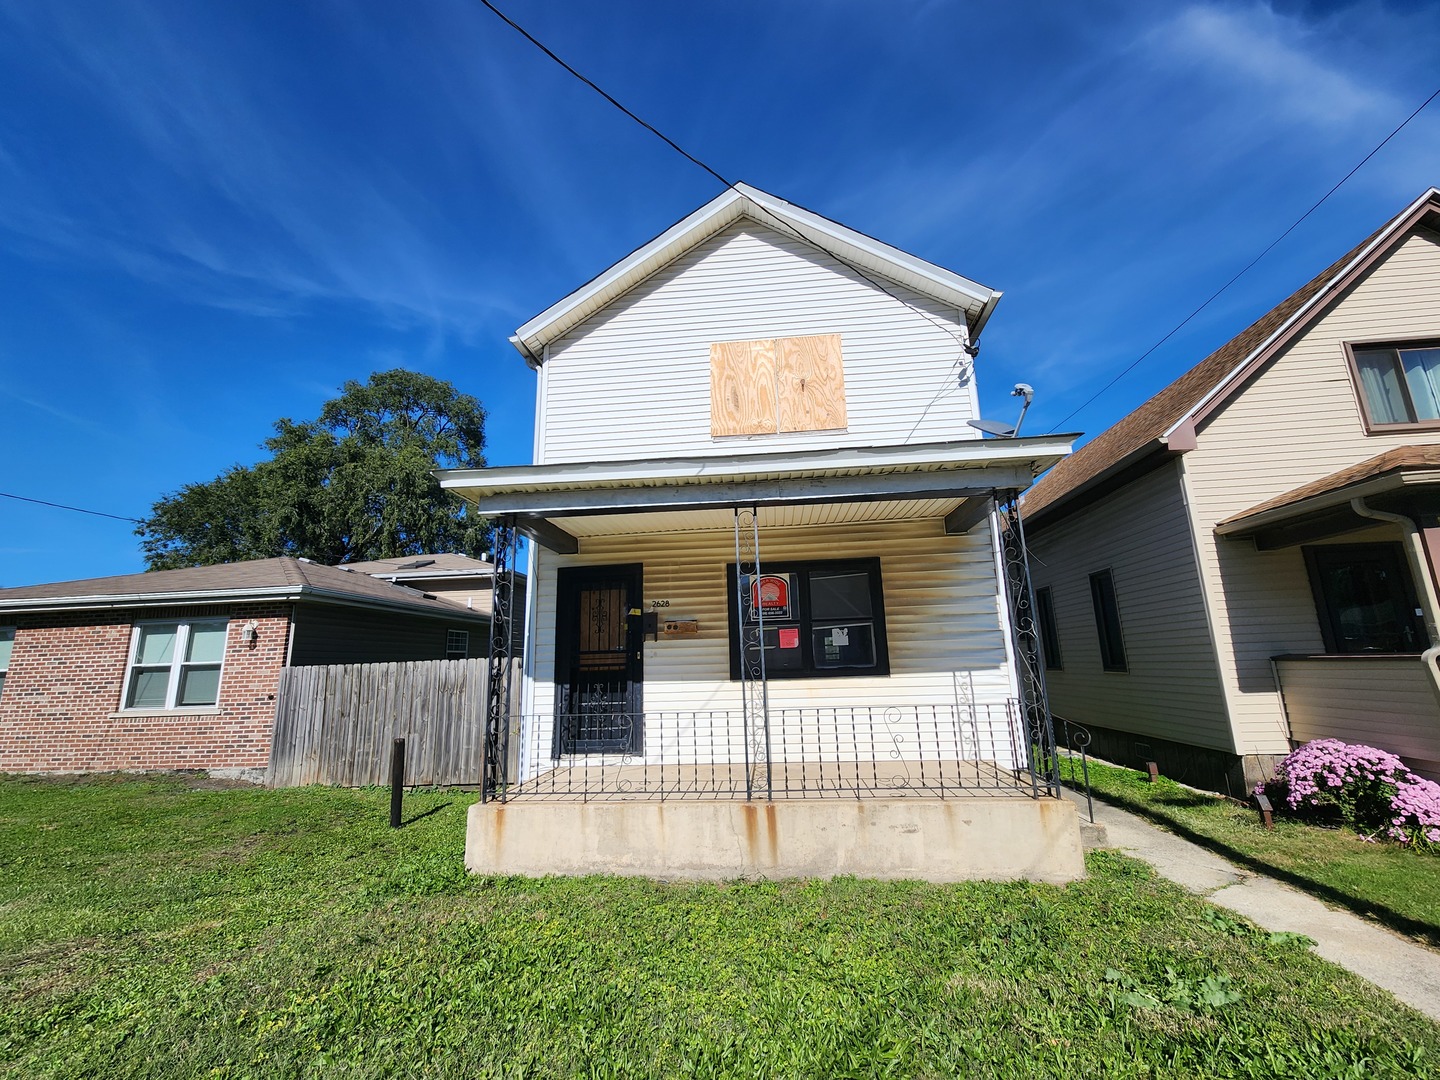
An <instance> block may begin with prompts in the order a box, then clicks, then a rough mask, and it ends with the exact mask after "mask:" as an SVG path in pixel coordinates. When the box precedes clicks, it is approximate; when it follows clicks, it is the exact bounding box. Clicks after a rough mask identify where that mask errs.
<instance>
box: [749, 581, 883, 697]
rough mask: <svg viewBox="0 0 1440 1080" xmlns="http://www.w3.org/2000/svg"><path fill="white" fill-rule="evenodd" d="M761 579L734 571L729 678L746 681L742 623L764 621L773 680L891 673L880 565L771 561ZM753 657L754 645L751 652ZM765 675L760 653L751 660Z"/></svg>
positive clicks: (767, 666) (768, 669)
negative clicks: (742, 675) (743, 677)
mask: <svg viewBox="0 0 1440 1080" xmlns="http://www.w3.org/2000/svg"><path fill="white" fill-rule="evenodd" d="M760 569H761V573H760V576H759V578H758V580H757V579H756V578H755V577H754V576H753V575H751V574H748V573H747V574H742V575H740V580H739V583H738V584H739V587H738V589H737V582H736V571H735V567H734V565H733V564H732V565H731V566H730V567H728V580H729V592H728V595H729V606H730V677H731V678H732V679H738V678H739V677H740V648H741V646H740V636H739V635H740V629H741V624H740V619H741V617H742V616H741V615H737V610H736V605H737V594H738V603H739V606H740V608H741V610H742V611H743V618H744V620H745V622H746V624H747V625H753V620H754V619H755V613H756V607H757V605H758V608H759V614H760V615H761V617H762V618H763V623H764V638H765V673H766V675H767V676H769V677H773V678H782V679H783V678H804V677H810V678H814V677H827V676H828V677H834V676H845V675H886V674H888V673H889V670H890V663H889V657H888V656H887V655H886V644H885V613H884V609H883V601H882V593H881V585H880V560H879V559H862V560H856V561H847V562H811V563H774V564H772V563H765V564H763V565H762V566H761V568H760ZM751 649H752V651H753V650H754V646H753V645H752V646H751ZM748 659H749V661H750V663H751V666H752V667H754V668H756V669H758V661H759V657H758V655H752V656H750V657H748Z"/></svg>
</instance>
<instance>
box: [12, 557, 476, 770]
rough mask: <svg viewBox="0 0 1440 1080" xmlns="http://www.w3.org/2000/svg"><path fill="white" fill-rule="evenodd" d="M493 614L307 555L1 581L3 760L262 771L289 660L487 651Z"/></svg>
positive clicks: (34, 765) (47, 766)
mask: <svg viewBox="0 0 1440 1080" xmlns="http://www.w3.org/2000/svg"><path fill="white" fill-rule="evenodd" d="M488 638H489V619H488V618H487V617H486V616H484V615H482V614H480V613H477V612H473V611H467V610H466V609H465V608H463V607H460V606H459V605H456V604H452V603H450V602H449V601H446V600H440V599H437V598H436V597H434V596H429V595H425V594H423V593H420V592H416V591H415V590H413V589H407V588H404V587H402V586H399V585H394V584H390V583H388V582H384V581H379V580H377V579H375V578H373V577H370V576H368V575H366V574H360V573H351V572H348V571H345V570H340V569H337V568H335V567H330V566H322V565H320V564H318V563H312V562H307V561H305V560H303V559H289V558H281V559H263V560H258V561H253V562H240V563H230V564H226V565H220V566H202V567H195V568H192V569H185V570H162V571H157V572H154V573H148V574H128V575H123V576H120V577H108V578H91V579H86V580H80V581H62V582H56V583H54V584H49V585H31V586H26V587H22V588H12V589H0V672H3V675H0V772H17V773H47V772H62V773H63V772H95V771H105V770H134V771H147V770H164V769H205V770H208V771H210V772H211V773H212V774H218V775H240V776H246V777H251V778H258V777H259V776H260V775H261V774H263V772H264V770H265V769H266V767H267V765H268V764H269V762H270V750H271V741H272V737H273V733H274V728H275V709H276V704H275V701H276V691H277V685H278V682H279V678H280V672H281V670H282V669H283V668H285V667H291V666H305V665H316V664H337V663H373V662H377V661H399V660H443V659H464V658H467V657H471V656H476V655H484V652H485V649H486V643H487V641H488Z"/></svg>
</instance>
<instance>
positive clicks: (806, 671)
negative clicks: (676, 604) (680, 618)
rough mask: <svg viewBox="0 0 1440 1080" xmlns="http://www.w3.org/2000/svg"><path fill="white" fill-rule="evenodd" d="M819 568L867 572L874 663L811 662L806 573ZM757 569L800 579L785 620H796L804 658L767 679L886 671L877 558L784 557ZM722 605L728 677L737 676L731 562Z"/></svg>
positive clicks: (737, 630)
mask: <svg viewBox="0 0 1440 1080" xmlns="http://www.w3.org/2000/svg"><path fill="white" fill-rule="evenodd" d="M817 570H818V571H821V572H847V571H848V572H852V573H853V572H864V573H865V574H867V575H868V576H869V579H870V580H869V586H870V612H871V614H870V618H871V621H872V622H873V624H874V628H875V666H874V667H868V668H853V667H846V668H818V667H816V666H815V664H814V659H815V658H814V655H813V649H814V644H813V641H812V634H813V632H814V626H813V623H812V619H811V615H810V588H809V584H810V581H809V574H810V573H811V572H812V571H817ZM760 573H761V574H762V575H763V574H798V575H801V580H800V582H798V583H797V584H798V587H797V588H796V600H795V603H796V607H797V614H796V617H795V618H794V619H791V620H788V621H790V622H795V623H798V624H799V628H800V649H801V650H802V651H801V656H802V658H803V660H804V663H803V665H802V666H801V667H800V668H797V669H794V670H774V671H772V670H769V668H768V667H767V669H766V673H765V677H766V678H767V679H855V678H866V677H874V676H885V675H889V674H890V639H889V635H888V634H887V632H886V627H885V595H884V594H885V586H884V581H883V579H882V577H881V570H880V560H879V559H878V558H871V559H787V560H783V561H779V562H766V561H762V562H761V564H760ZM725 607H726V610H727V612H728V619H727V625H728V627H729V634H728V637H729V646H728V648H729V653H730V678H731V680H732V681H738V680H739V679H740V648H739V633H740V612H739V610H738V609H737V607H736V570H735V564H734V563H727V564H726V566H725Z"/></svg>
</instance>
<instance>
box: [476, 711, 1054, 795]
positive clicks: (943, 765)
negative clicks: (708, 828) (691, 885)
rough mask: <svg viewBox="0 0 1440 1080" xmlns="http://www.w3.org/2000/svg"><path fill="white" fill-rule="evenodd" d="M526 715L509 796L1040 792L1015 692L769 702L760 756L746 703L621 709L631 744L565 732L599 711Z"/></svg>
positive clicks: (589, 723) (589, 722)
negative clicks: (925, 700) (988, 700)
mask: <svg viewBox="0 0 1440 1080" xmlns="http://www.w3.org/2000/svg"><path fill="white" fill-rule="evenodd" d="M518 719H519V725H518V726H519V737H520V753H519V759H518V762H517V763H516V764H517V766H518V768H517V770H516V772H517V775H516V778H515V780H514V781H512V782H511V783H510V784H509V785H507V788H506V790H505V792H504V794H503V796H502V797H503V798H506V799H514V798H525V797H533V798H556V799H582V800H588V799H625V798H630V799H685V798H689V799H747V798H758V799H763V798H766V797H767V793H768V794H769V795H770V797H773V798H776V799H781V798H807V799H808V798H866V797H875V796H897V795H929V796H939V797H951V796H956V797H958V796H969V795H1024V796H1033V794H1034V793H1035V789H1036V785H1035V782H1034V778H1033V777H1032V776H1031V773H1030V768H1031V763H1030V760H1029V755H1028V754H1027V748H1028V745H1029V744H1028V740H1027V739H1026V737H1025V735H1026V725H1025V723H1024V721H1023V719H1022V714H1021V710H1020V706H1019V703H1018V702H1015V701H1011V702H1008V703H1004V704H994V705H953V704H952V705H903V706H902V705H897V706H888V707H874V706H853V707H846V708H784V707H779V706H776V705H773V704H772V705H771V707H770V710H769V722H770V749H769V757H768V760H766V759H762V760H760V761H758V762H757V761H756V760H755V742H754V740H753V739H752V740H748V741H747V738H746V724H745V713H744V711H743V710H740V709H734V710H728V709H712V710H687V711H665V712H660V711H657V712H645V713H643V714H616V715H613V716H611V717H609V718H607V721H606V730H607V734H608V735H609V736H610V738H612V739H613V740H614V742H613V743H612V745H617V744H618V745H622V746H626V747H629V748H630V749H627V750H624V751H614V750H610V751H605V750H595V751H592V752H585V750H584V749H583V747H584V746H585V740H583V739H576V738H573V737H566V735H565V734H564V733H565V732H579V731H584V730H588V729H590V728H592V727H593V725H594V724H595V718H594V716H593V715H589V714H586V715H568V714H561V715H559V716H556V715H554V714H551V713H543V714H530V715H525V716H521V717H519V718H518ZM557 731H558V732H561V733H562V734H561V737H560V738H558V739H557V738H556V733H557ZM747 755H748V757H747ZM747 764H748V768H747ZM1041 783H1042V787H1043V780H1042V782H1041Z"/></svg>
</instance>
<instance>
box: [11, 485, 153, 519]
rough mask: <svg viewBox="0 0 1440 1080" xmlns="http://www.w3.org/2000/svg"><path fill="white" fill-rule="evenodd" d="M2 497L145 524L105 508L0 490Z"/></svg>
mask: <svg viewBox="0 0 1440 1080" xmlns="http://www.w3.org/2000/svg"><path fill="white" fill-rule="evenodd" d="M0 498H5V499H15V500H16V501H17V502H27V503H34V504H35V505H37V506H53V507H54V508H55V509H56V510H73V511H75V513H77V514H90V515H92V516H93V517H103V518H114V519H115V520H116V521H128V522H130V523H131V524H133V525H144V524H145V522H143V521H141V520H140V519H139V518H132V517H125V516H124V515H123V514H107V513H105V512H104V511H103V510H86V509H85V508H84V507H83V506H66V505H65V504H64V503H56V502H46V501H45V500H44V499H30V498H27V497H26V496H24V495H11V494H10V493H9V492H8V491H0Z"/></svg>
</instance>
